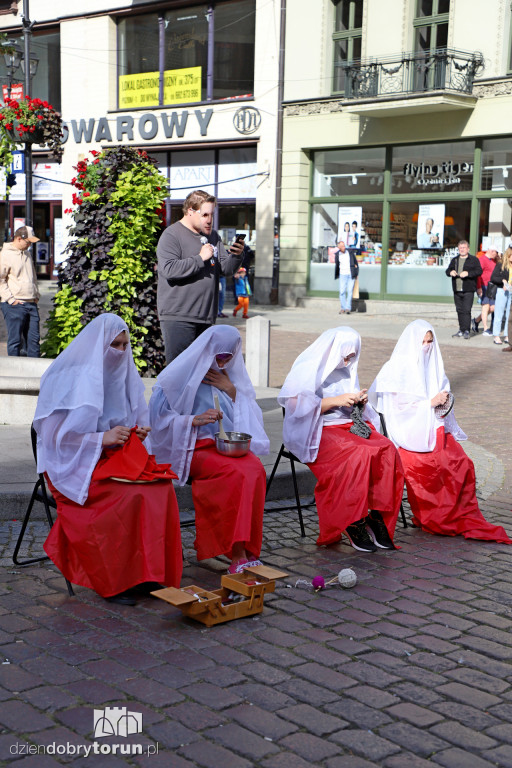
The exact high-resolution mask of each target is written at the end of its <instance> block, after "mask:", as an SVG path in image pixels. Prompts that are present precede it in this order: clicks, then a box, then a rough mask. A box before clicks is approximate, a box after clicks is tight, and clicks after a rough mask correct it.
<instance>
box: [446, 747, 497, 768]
mask: <svg viewBox="0 0 512 768" xmlns="http://www.w3.org/2000/svg"><path fill="white" fill-rule="evenodd" d="M434 760H435V762H436V763H438V764H439V765H443V766H445V768H491V767H492V766H494V765H496V764H495V763H494V761H493V762H488V761H487V760H482V758H481V757H478V756H477V755H474V754H471V755H470V754H468V752H466V751H465V750H464V749H457V748H456V747H453V748H452V749H446V750H444V751H443V752H439V753H438V754H437V755H435V758H434Z"/></svg>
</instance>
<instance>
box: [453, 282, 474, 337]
mask: <svg viewBox="0 0 512 768" xmlns="http://www.w3.org/2000/svg"><path fill="white" fill-rule="evenodd" d="M474 297H475V292H474V291H455V292H454V294H453V300H454V302H455V309H456V310H457V317H458V318H459V330H461V331H462V333H464V331H468V332H469V331H470V330H471V307H472V306H473V299H474Z"/></svg>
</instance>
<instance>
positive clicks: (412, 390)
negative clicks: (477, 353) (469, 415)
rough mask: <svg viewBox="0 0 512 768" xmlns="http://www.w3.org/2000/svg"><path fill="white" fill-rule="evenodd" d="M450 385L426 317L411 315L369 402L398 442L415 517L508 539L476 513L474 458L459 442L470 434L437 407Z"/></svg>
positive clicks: (434, 529) (427, 526) (441, 528)
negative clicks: (413, 317)
mask: <svg viewBox="0 0 512 768" xmlns="http://www.w3.org/2000/svg"><path fill="white" fill-rule="evenodd" d="M449 391H450V382H449V381H448V378H447V376H446V374H445V371H444V365H443V358H442V356H441V350H440V349H439V344H438V343H437V339H436V337H435V334H434V329H433V328H432V326H431V325H430V324H429V323H427V322H426V321H425V320H415V321H414V322H412V323H410V324H409V325H408V326H407V328H406V329H405V330H404V332H403V333H402V335H401V336H400V338H399V340H398V342H397V344H396V347H395V349H394V351H393V354H392V355H391V358H390V360H388V362H387V363H386V364H385V365H384V366H383V368H382V369H381V371H380V373H379V374H378V375H377V378H376V379H375V381H374V382H373V384H372V386H371V387H370V391H369V397H370V402H371V403H372V405H373V406H374V407H375V408H376V409H377V410H378V411H379V412H380V413H383V414H384V417H385V419H386V426H387V431H388V434H389V437H390V438H391V439H392V440H393V442H394V443H395V445H397V446H398V449H399V453H400V457H401V459H402V463H403V466H404V471H405V482H406V485H407V495H408V499H409V504H410V505H411V510H412V513H413V523H414V524H415V525H416V526H418V527H419V528H422V529H423V530H424V531H427V532H428V533H439V534H444V535H445V536H456V535H457V534H461V535H462V536H464V537H465V538H467V539H484V540H488V541H499V542H504V543H506V544H510V543H511V542H510V539H509V538H508V536H507V534H506V533H505V530H504V529H503V528H502V527H501V526H497V525H491V523H488V522H487V521H486V520H485V518H484V517H483V515H482V513H481V512H480V509H479V507H478V502H477V500H476V489H475V468H474V466H473V462H472V461H471V459H470V458H469V457H468V456H467V455H466V453H465V452H464V450H463V449H462V446H461V445H459V443H458V442H456V441H457V440H467V437H466V435H465V434H464V432H463V431H462V430H461V428H460V427H459V425H458V424H457V422H456V420H455V416H454V413H453V410H450V411H449V412H448V413H447V414H446V416H444V417H443V416H442V415H441V414H440V413H439V410H440V409H438V411H437V412H436V406H443V405H444V404H445V403H446V402H447V399H448V393H449Z"/></svg>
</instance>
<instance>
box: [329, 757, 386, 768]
mask: <svg viewBox="0 0 512 768" xmlns="http://www.w3.org/2000/svg"><path fill="white" fill-rule="evenodd" d="M325 764H326V766H327V768H375V766H376V763H370V762H369V761H368V760H365V759H364V758H363V757H357V756H356V755H343V756H342V757H331V758H329V759H328V760H326V761H325Z"/></svg>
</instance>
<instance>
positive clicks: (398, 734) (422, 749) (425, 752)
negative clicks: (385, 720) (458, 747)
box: [379, 723, 449, 757]
mask: <svg viewBox="0 0 512 768" xmlns="http://www.w3.org/2000/svg"><path fill="white" fill-rule="evenodd" d="M379 733H380V735H381V736H382V737H384V738H386V739H389V740H390V741H392V742H393V743H396V744H400V746H401V747H404V748H405V749H409V750H410V751H411V752H414V753H415V754H416V755H419V756H420V757H429V756H430V755H432V754H433V753H435V752H438V751H439V750H441V749H445V747H448V746H449V744H448V743H447V742H446V741H443V739H439V738H438V737H437V736H433V735H432V734H430V733H429V732H428V731H423V730H420V729H419V728H415V727H414V726H412V725H409V724H408V723H391V724H390V725H384V726H383V727H382V728H381V729H380V730H379Z"/></svg>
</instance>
